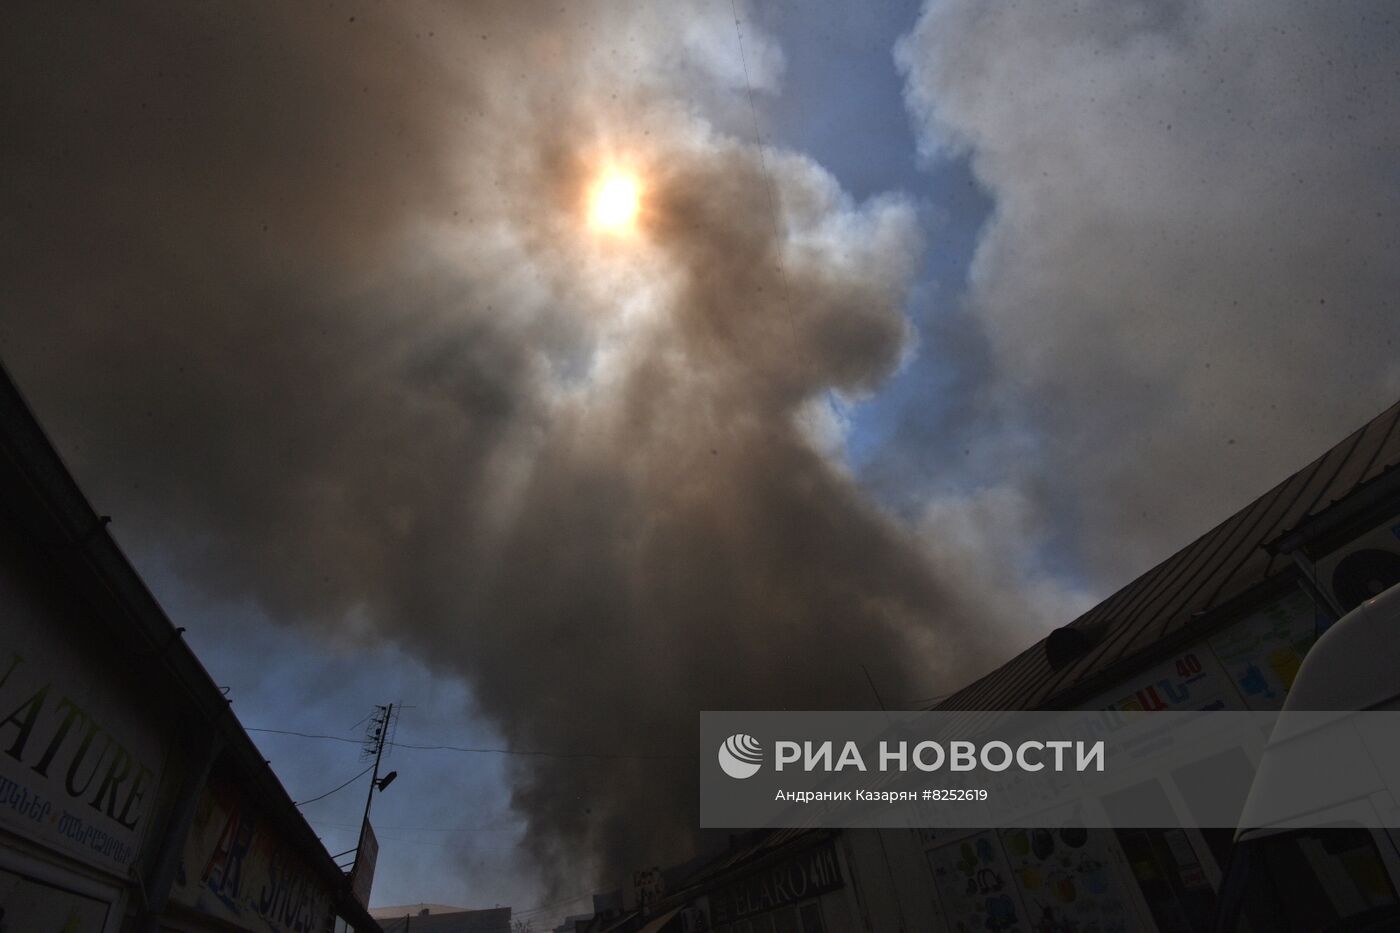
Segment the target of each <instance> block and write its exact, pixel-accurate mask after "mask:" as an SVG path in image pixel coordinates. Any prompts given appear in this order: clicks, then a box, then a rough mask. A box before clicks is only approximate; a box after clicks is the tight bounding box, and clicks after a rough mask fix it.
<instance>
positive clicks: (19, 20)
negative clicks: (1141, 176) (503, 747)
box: [0, 2, 1024, 875]
mask: <svg viewBox="0 0 1400 933" xmlns="http://www.w3.org/2000/svg"><path fill="white" fill-rule="evenodd" d="M7 14H8V15H7V21H8V24H7V28H6V30H5V38H4V39H3V40H0V43H2V44H3V48H0V52H3V54H0V61H2V62H3V65H0V70H3V81H0V101H2V102H3V103H0V106H3V121H4V132H3V140H4V142H3V144H0V145H3V151H4V155H3V159H4V165H5V171H4V173H3V174H2V175H0V218H2V219H0V256H3V260H0V262H3V277H2V278H0V289H3V293H0V307H3V309H4V310H3V312H0V313H2V314H3V318H0V335H3V339H4V346H3V354H4V356H5V359H6V361H7V363H8V364H9V365H10V366H11V367H12V369H13V370H14V372H15V375H16V376H17V378H18V379H19V381H20V382H21V383H22V385H23V387H24V388H25V390H26V391H27V392H28V393H29V394H30V395H31V397H32V398H33V400H34V401H35V403H36V407H37V408H38V411H39V414H40V416H41V417H42V418H44V419H45V420H46V422H47V423H48V425H49V426H50V429H51V430H52V432H53V433H54V435H55V436H56V438H57V439H58V440H59V442H60V445H61V446H62V447H63V449H64V450H65V453H66V454H67V455H68V456H69V458H70V460H71V462H72V464H73V466H74V468H75V471H76V472H77V474H78V475H79V478H80V480H81V481H83V482H84V483H85V485H86V487H87V489H88V491H89V493H90V495H92V496H93V498H94V499H96V500H97V501H98V502H99V503H100V505H101V507H102V508H103V509H104V510H107V511H111V512H113V513H114V514H115V515H116V516H117V517H118V521H119V523H120V525H121V528H122V531H123V536H124V540H126V541H128V542H132V543H133V545H134V547H136V549H137V550H138V551H146V552H149V553H155V554H160V555H161V556H162V557H163V559H168V560H170V561H171V562H172V564H173V566H175V567H176V568H177V570H178V572H179V573H180V574H181V576H182V577H183V578H184V579H186V580H188V581H191V582H192V583H193V584H194V585H197V586H198V587H200V588H202V589H204V590H205V591H207V592H208V593H210V594H212V595H214V596H218V597H227V598H252V599H254V600H256V601H257V603H258V604H260V605H261V606H262V607H264V608H265V609H266V611H268V612H269V613H270V614H272V615H273V616H274V617H276V618H278V619H281V620H285V621H286V622H287V623H289V624H305V625H313V626H319V627H321V628H322V629H324V630H326V631H327V632H330V633H335V632H343V633H349V634H351V635H363V634H369V635H373V636H379V637H386V638H390V639H393V640H396V641H398V642H400V643H403V644H405V645H407V646H409V647H410V648H411V649H412V650H414V651H416V652H418V653H419V654H420V655H421V656H422V657H423V658H425V659H426V660H427V661H428V662H429V663H430V664H431V665H432V666H433V667H434V669H436V670H437V671H439V672H441V673H442V674H444V675H453V676H460V677H462V678H464V679H465V680H466V681H467V682H468V683H469V684H470V685H471V688H472V690H473V692H474V695H475V697H476V699H477V701H478V704H479V708H480V710H481V711H482V712H484V713H485V714H486V715H487V716H488V717H489V718H490V719H491V720H492V721H493V722H494V723H495V725H496V726H497V727H498V728H499V729H500V731H501V733H502V734H503V735H504V736H505V737H506V739H507V740H508V741H509V742H511V743H512V744H513V745H515V746H517V747H519V748H526V749H545V750H556V751H563V752H585V753H586V752H597V751H605V752H613V751H633V752H644V753H654V754H664V755H676V756H680V757H678V758H676V759H670V760H664V761H652V760H645V761H644V760H589V759H572V758H571V759H548V758H533V759H524V760H523V761H522V762H521V763H520V764H519V765H518V767H517V768H516V770H515V771H514V774H513V779H514V782H515V792H514V802H515V804H516V806H517V807H518V808H519V809H520V810H521V812H522V813H523V814H524V815H525V817H526V818H527V820H528V823H529V827H530V831H529V836H528V843H529V845H530V847H531V849H532V851H533V852H534V853H535V855H536V856H537V857H538V858H539V859H540V861H541V863H542V864H544V865H553V864H563V863H564V862H566V861H571V862H573V863H574V864H578V862H579V861H580V860H582V861H583V862H584V863H585V864H588V863H590V862H591V868H592V869H593V870H594V871H596V872H597V873H599V874H600V875H607V874H610V873H616V872H617V871H619V870H625V869H628V868H631V867H635V866H637V865H641V864H650V863H652V862H653V861H666V860H674V859H676V858H679V857H683V856H684V855H686V854H688V852H689V847H690V845H691V843H692V842H693V836H694V827H695V812H694V807H695V794H694V783H695V777H696V766H695V762H694V760H693V758H692V757H687V756H692V755H693V753H694V735H695V729H696V724H697V712H698V711H699V710H701V709H704V708H725V707H728V708H744V707H751V708H779V707H799V708H803V707H805V708H811V707H866V706H870V705H871V704H872V702H873V699H872V697H871V695H870V691H869V688H868V686H867V683H866V680H865V677H864V675H863V674H862V672H861V665H865V666H866V667H867V668H868V669H869V670H870V672H871V674H872V676H873V677H874V678H875V679H876V680H877V682H878V683H879V684H880V685H881V687H882V689H883V690H885V691H887V694H888V695H889V696H890V697H908V696H922V695H928V694H931V693H934V692H937V688H938V686H939V685H940V684H944V683H947V682H948V680H949V678H950V676H955V677H956V678H957V679H963V678H964V677H965V676H966V671H967V670H970V668H968V667H967V666H968V665H972V666H976V665H982V664H985V663H986V660H987V658H988V657H989V654H988V650H987V649H988V646H989V645H991V644H993V643H995V642H996V640H997V639H998V637H999V635H1004V632H1005V626H1007V625H1010V624H1013V623H1012V622H1008V621H1007V620H1009V619H1018V613H1019V612H1021V611H1022V609H1023V608H1024V607H1018V606H1016V605H1014V600H1012V601H1011V602H1012V603H1013V604H1012V605H1009V606H1007V605H1001V606H998V607H997V614H991V613H989V612H987V611H986V610H983V611H982V612H979V613H976V614H974V613H973V612H972V611H971V610H970V608H969V606H970V605H971V603H970V601H969V597H967V596H965V595H963V594H961V593H960V592H959V591H957V590H955V588H954V587H953V586H951V585H950V584H947V583H940V582H939V579H940V578H939V575H938V574H936V573H935V569H934V568H935V565H936V562H935V560H934V558H933V557H932V556H931V552H930V550H929V549H928V548H926V547H925V546H924V545H922V544H920V543H918V542H916V541H915V539H914V538H913V537H911V535H910V533H909V532H907V531H906V530H904V529H902V528H901V527H899V526H897V525H896V524H894V523H893V522H892V521H891V520H889V519H888V518H887V517H886V516H885V515H883V514H882V513H881V512H879V511H878V510H877V509H876V508H874V507H873V506H872V505H871V504H870V503H869V502H868V501H867V500H866V499H865V498H863V497H862V495H861V493H860V492H859V491H858V489H857V488H856V486H855V485H854V484H853V482H852V480H851V478H850V477H849V476H847V475H846V474H845V473H844V472H843V470H842V469H841V468H840V467H839V466H838V465H837V463H836V461H835V460H834V459H832V458H830V457H829V456H827V455H826V454H825V453H824V452H823V450H824V446H823V445H824V443H825V441H824V440H823V438H824V437H825V435H823V432H822V431H821V430H820V427H819V426H820V424H821V423H822V418H821V413H822V412H823V411H825V410H826V409H825V407H824V399H825V397H826V393H828V392H830V391H838V392H841V393H845V394H847V395H849V396H852V397H857V396H859V395H860V394H862V393H864V392H868V391H870V390H872V389H873V388H874V387H876V386H878V385H879V384H880V382H881V381H882V379H884V378H885V377H886V376H887V375H888V374H889V373H890V372H891V371H892V369H893V368H894V367H895V366H896V365H897V364H898V362H899V359H900V355H901V353H902V352H903V349H904V347H905V345H906V333H905V323H904V319H903V317H902V305H903V302H904V300H905V287H906V283H907V281H908V279H909V277H910V275H911V274H912V268H913V265H914V262H915V257H916V255H917V251H918V248H919V246H918V233H917V229H916V226H915V224H914V220H913V212H912V210H911V209H910V208H909V207H908V206H907V205H906V204H904V203H903V202H901V201H899V200H898V199H893V198H891V199H885V200H877V201H874V202H871V203H868V204H865V205H856V204H853V203H851V202H850V201H849V200H848V199H847V198H846V197H845V196H844V195H843V194H842V193H841V191H840V190H839V189H838V187H837V186H836V185H835V183H834V182H833V181H832V180H831V178H830V177H829V176H828V175H827V174H826V173H824V172H823V171H822V170H821V169H820V168H819V167H817V166H816V165H814V164H811V163H810V162H808V161H806V160H804V159H802V158H799V157H796V156H792V155H785V154H783V153H781V152H777V151H768V152H767V153H761V152H760V151H759V150H758V149H757V148H755V147H754V145H752V141H751V140H745V139H742V138H736V137H735V136H734V135H732V134H726V133H724V132H722V131H720V130H719V129H716V125H717V124H715V123H713V122H712V121H710V120H709V119H707V118H706V116H705V114H706V113H707V112H708V110H707V108H709V107H710V106H711V104H714V106H715V107H717V108H718V109H719V110H722V109H723V108H724V107H726V106H730V105H731V104H730V103H725V101H726V100H728V101H730V102H731V103H732V101H734V100H742V99H743V98H742V96H741V95H742V93H743V89H742V88H740V87H737V86H735V85H733V83H732V82H733V81H734V80H735V74H736V72H735V68H734V59H733V58H732V56H733V54H734V50H733V49H732V48H730V47H728V46H725V45H724V44H723V42H722V41H721V40H723V39H725V38H726V37H727V36H728V35H731V34H732V33H726V31H725V30H726V29H731V28H732V23H731V20H730V18H729V15H728V8H727V6H726V7H725V8H724V10H722V11H721V10H719V8H716V10H715V11H714V13H713V15H697V14H694V13H693V11H692V12H690V13H687V14H686V17H687V18H686V19H685V20H684V21H680V20H679V19H676V17H678V16H679V13H677V14H674V15H672V14H662V13H658V12H655V11H654V9H653V7H652V6H651V5H645V4H638V5H636V6H635V7H630V8H629V7H625V6H623V5H619V4H615V3H606V4H604V3H599V4H596V5H591V6H590V5H580V4H569V5H568V6H567V8H565V9H564V10H559V9H557V8H555V7H541V8H540V9H535V8H533V7H532V6H531V5H527V4H520V3H514V2H512V3H504V2H503V3H498V4H488V3H475V4H470V5H466V6H463V7H460V8H452V7H437V6H426V5H424V6H409V5H400V4H393V5H381V4H373V5H371V4H363V5H361V4H348V5H347V4H335V5H330V6H324V7H319V8H315V9H312V8H311V7H308V6H304V5H300V4H272V5H264V6H260V7H257V8H256V9H249V8H242V7H227V8H222V7H216V6H212V5H191V4H171V5H168V6H162V5H158V4H124V5H122V6H121V7H120V8H119V9H118V8H107V7H103V8H81V9H79V8H71V9H70V8H67V7H66V6H64V5H61V4H49V3H43V4H38V3H35V4H20V5H18V6H16V7H12V8H10V9H9V10H8V11H7ZM721 14H723V15H721ZM673 19H675V20H676V21H672V20H673ZM748 41H749V42H750V47H749V49H748V54H749V56H750V62H749V64H750V67H751V70H752V78H751V80H752V81H753V82H754V83H755V84H756V85H757V86H758V87H759V88H760V89H762V88H763V87H765V86H771V84H772V83H773V82H774V81H776V75H777V73H778V70H779V69H780V67H781V59H780V56H779V55H778V54H777V52H776V50H774V49H773V48H771V46H769V45H767V44H766V43H765V42H764V41H763V39H762V37H761V36H749V37H748ZM726 82H731V83H729V84H726ZM715 101H719V103H717V104H716V103H714V102H715ZM720 116H722V114H721V115H720ZM717 119H718V117H717ZM609 163H619V164H626V165H629V166H631V167H632V168H633V169H635V170H636V171H637V172H638V173H639V175H640V177H642V178H643V180H644V185H645V188H646V190H645V195H644V204H645V210H644V215H643V217H642V219H641V224H640V229H639V232H638V234H637V235H636V236H635V237H634V238H631V239H625V238H624V239H619V238H616V237H613V238H609V237H607V236H601V235H598V234H597V233H596V232H595V231H592V230H590V229H588V227H587V224H586V222H585V220H584V217H585V214H586V210H585V201H586V196H587V190H588V186H589V185H590V184H591V183H592V180H593V178H594V177H595V176H596V175H597V173H598V172H599V170H600V167H601V166H604V165H606V164H609ZM814 425H816V426H817V427H814ZM826 440H829V438H826ZM1004 602H1006V600H1004ZM1015 624H1019V620H1018V621H1017V622H1016V623H1015ZM954 672H957V673H956V674H954Z"/></svg>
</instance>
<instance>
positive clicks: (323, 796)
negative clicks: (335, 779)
mask: <svg viewBox="0 0 1400 933" xmlns="http://www.w3.org/2000/svg"><path fill="white" fill-rule="evenodd" d="M372 767H374V766H373V765H370V768H372ZM370 768H366V769H365V770H363V771H361V772H360V773H359V774H357V775H355V776H354V777H352V778H351V779H350V780H348V781H346V782H345V783H344V784H340V785H337V786H336V787H332V788H331V789H330V790H328V791H326V792H325V793H324V794H322V795H321V796H319V797H312V798H311V799H310V800H298V801H297V802H296V806H298V807H301V806H305V805H306V804H308V803H315V802H316V801H318V800H324V799H325V798H327V797H329V796H330V795H331V794H334V793H335V792H336V791H338V790H344V789H345V788H347V787H349V786H350V785H351V784H354V783H355V782H356V781H358V780H359V779H360V778H362V777H364V776H365V775H366V774H369V772H370Z"/></svg>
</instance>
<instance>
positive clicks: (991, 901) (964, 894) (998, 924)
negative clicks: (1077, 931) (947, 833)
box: [928, 831, 1035, 933]
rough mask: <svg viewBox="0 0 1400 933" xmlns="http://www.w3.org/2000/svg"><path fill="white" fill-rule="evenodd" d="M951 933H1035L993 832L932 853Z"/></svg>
mask: <svg viewBox="0 0 1400 933" xmlns="http://www.w3.org/2000/svg"><path fill="white" fill-rule="evenodd" d="M928 864H929V869H930V870H931V871H932V872H933V880H934V883H935V885H937V887H938V900H939V902H940V904H941V905H942V907H943V916H944V918H945V919H946V920H947V924H948V929H949V931H951V933H1032V931H1033V930H1034V929H1035V928H1034V927H1033V926H1032V925H1031V924H1030V923H1029V922H1028V918H1027V917H1026V915H1025V911H1024V910H1022V908H1021V904H1020V901H1019V900H1018V899H1017V895H1016V885H1015V883H1014V881H1013V874H1012V868H1011V865H1010V864H1009V863H1008V862H1007V859H1006V855H1005V853H1004V852H1003V851H1002V847H1001V845H1000V842H999V841H998V839H997V834H996V833H995V832H992V831H988V832H984V833H978V834H977V835H975V836H968V837H966V838H964V839H962V840H959V841H958V842H953V843H950V844H948V845H945V846H941V847H940V848H937V849H931V850H929V852H928Z"/></svg>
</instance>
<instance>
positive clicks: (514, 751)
mask: <svg viewBox="0 0 1400 933" xmlns="http://www.w3.org/2000/svg"><path fill="white" fill-rule="evenodd" d="M392 744H393V745H394V746H395V747H396V748H413V749H418V750H419V751H432V752H435V751H444V752H468V753H470V754H477V755H519V756H524V757H531V758H597V759H602V760H609V761H612V760H626V761H689V760H690V759H692V758H694V757H695V756H694V755H629V754H626V753H621V752H616V753H615V752H545V751H527V750H524V749H518V748H489V747H484V746H479V747H478V746H469V745H411V744H408V743H406V742H394V743H392Z"/></svg>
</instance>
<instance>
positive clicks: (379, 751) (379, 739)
mask: <svg viewBox="0 0 1400 933" xmlns="http://www.w3.org/2000/svg"><path fill="white" fill-rule="evenodd" d="M379 711H380V712H379V716H378V717H377V718H376V719H375V720H374V724H375V726H376V728H375V731H374V735H373V741H374V774H373V775H371V777H370V781H369V793H368V794H366V795H365V816H364V819H363V820H361V821H360V839H359V841H358V842H357V843H355V862H354V864H353V865H352V866H351V868H350V873H351V874H352V875H353V874H354V872H355V869H356V868H358V867H359V866H360V854H361V849H362V848H363V846H364V844H365V831H366V830H367V829H368V828H369V805H370V804H371V803H373V802H374V791H375V789H376V788H379V762H380V760H381V759H382V758H383V757H384V743H385V741H387V739H388V738H389V720H390V718H391V717H392V716H393V715H394V704H392V703H390V704H389V705H388V706H381V707H379ZM363 760H364V759H361V761H363ZM384 783H385V786H388V783H389V782H388V781H385V782H384ZM380 789H382V788H380Z"/></svg>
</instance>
